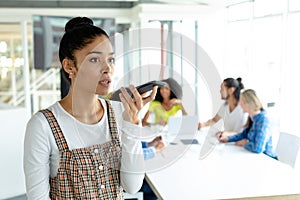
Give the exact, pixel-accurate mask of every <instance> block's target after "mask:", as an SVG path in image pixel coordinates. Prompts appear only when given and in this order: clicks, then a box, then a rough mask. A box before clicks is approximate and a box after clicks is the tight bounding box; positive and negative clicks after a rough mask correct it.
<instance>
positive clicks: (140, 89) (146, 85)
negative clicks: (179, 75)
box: [110, 81, 165, 101]
mask: <svg viewBox="0 0 300 200" xmlns="http://www.w3.org/2000/svg"><path fill="white" fill-rule="evenodd" d="M156 85H157V86H158V87H161V86H163V85H165V83H164V82H162V81H150V82H147V83H144V84H142V85H139V86H137V87H136V89H137V91H138V92H139V93H140V94H144V93H145V92H148V91H150V90H152V89H153V87H154V86H156ZM125 89H126V90H127V92H128V93H129V94H130V95H131V97H133V94H132V93H131V90H130V89H129V88H128V87H127V88H125ZM120 92H121V90H120V89H118V90H117V91H115V92H114V93H113V94H112V96H111V98H110V99H111V100H114V101H121V100H120V97H119V94H120Z"/></svg>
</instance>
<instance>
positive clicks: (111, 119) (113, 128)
mask: <svg viewBox="0 0 300 200" xmlns="http://www.w3.org/2000/svg"><path fill="white" fill-rule="evenodd" d="M105 102H106V105H107V117H108V125H109V130H110V134H111V138H112V140H113V141H114V142H115V143H116V144H117V145H118V146H120V141H119V134H118V129H117V123H116V119H115V113H114V111H113V109H112V105H111V103H110V102H109V100H105Z"/></svg>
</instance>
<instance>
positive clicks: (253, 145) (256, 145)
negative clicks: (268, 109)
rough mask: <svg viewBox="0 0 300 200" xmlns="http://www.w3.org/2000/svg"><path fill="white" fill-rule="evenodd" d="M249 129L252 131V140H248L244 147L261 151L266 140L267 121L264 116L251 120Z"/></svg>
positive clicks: (252, 150)
mask: <svg viewBox="0 0 300 200" xmlns="http://www.w3.org/2000/svg"><path fill="white" fill-rule="evenodd" d="M250 131H254V140H252V141H248V142H247V143H246V145H245V149H247V150H249V151H251V152H254V153H261V152H263V151H264V147H265V144H266V142H267V141H266V136H267V131H268V121H267V120H266V118H261V119H259V120H258V121H256V122H253V125H252V128H251V129H250Z"/></svg>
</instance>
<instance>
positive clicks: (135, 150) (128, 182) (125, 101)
mask: <svg viewBox="0 0 300 200" xmlns="http://www.w3.org/2000/svg"><path fill="white" fill-rule="evenodd" d="M129 88H130V90H131V92H132V94H133V96H134V100H133V99H132V97H131V96H130V95H129V94H128V92H127V90H125V88H123V87H122V88H121V92H122V93H121V94H120V95H119V96H120V99H121V102H122V106H123V112H122V125H121V127H120V128H121V132H122V135H121V141H122V157H121V167H120V179H121V185H122V187H123V188H124V190H125V191H126V192H128V193H131V194H133V193H136V192H138V191H139V189H140V188H141V186H142V184H143V179H144V175H145V161H144V156H143V150H142V144H141V141H140V139H141V138H142V136H143V135H144V134H143V128H142V127H140V126H138V125H136V124H137V123H138V121H139V120H138V115H139V111H140V110H141V109H142V108H143V107H144V105H145V104H147V103H148V102H150V101H152V100H153V99H154V97H155V95H156V92H157V86H154V87H153V90H152V92H151V94H150V96H148V97H146V98H142V97H141V96H140V94H139V93H138V91H137V90H136V88H135V87H134V86H133V85H130V86H129ZM118 114H119V113H118Z"/></svg>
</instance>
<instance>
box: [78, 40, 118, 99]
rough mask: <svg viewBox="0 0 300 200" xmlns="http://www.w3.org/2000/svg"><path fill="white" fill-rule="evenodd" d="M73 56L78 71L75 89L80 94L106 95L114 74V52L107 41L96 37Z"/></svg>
mask: <svg viewBox="0 0 300 200" xmlns="http://www.w3.org/2000/svg"><path fill="white" fill-rule="evenodd" d="M74 54H75V58H76V61H77V69H78V71H77V74H76V79H75V82H74V86H75V88H76V89H78V90H82V92H87V93H93V94H98V95H106V94H107V93H108V91H109V88H110V86H111V77H112V75H113V73H114V52H113V48H112V45H111V43H110V41H109V39H108V38H107V37H105V36H101V37H97V38H95V40H94V41H93V42H92V43H90V44H88V45H87V46H85V47H84V48H83V49H81V50H78V51H75V53H74Z"/></svg>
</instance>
